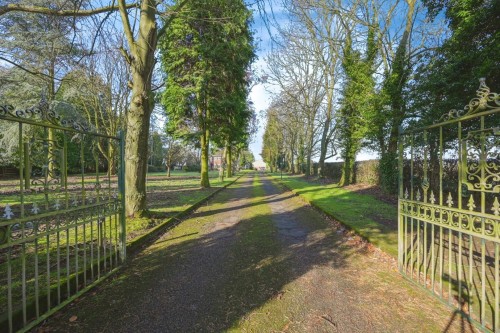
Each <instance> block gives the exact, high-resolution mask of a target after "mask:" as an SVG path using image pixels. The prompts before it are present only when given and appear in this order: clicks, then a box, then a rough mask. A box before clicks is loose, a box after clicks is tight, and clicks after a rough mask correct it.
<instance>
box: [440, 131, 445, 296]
mask: <svg viewBox="0 0 500 333" xmlns="http://www.w3.org/2000/svg"><path fill="white" fill-rule="evenodd" d="M443 160H444V150H443V126H439V206H440V207H443ZM439 221H440V222H441V223H442V221H443V209H440V210H439ZM439 286H440V287H439V288H440V291H439V295H440V297H441V298H443V227H442V226H441V225H440V226H439Z"/></svg>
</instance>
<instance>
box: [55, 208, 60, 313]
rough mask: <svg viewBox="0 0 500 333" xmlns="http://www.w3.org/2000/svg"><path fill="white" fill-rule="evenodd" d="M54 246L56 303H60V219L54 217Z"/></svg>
mask: <svg viewBox="0 0 500 333" xmlns="http://www.w3.org/2000/svg"><path fill="white" fill-rule="evenodd" d="M56 232H57V234H56V237H57V238H56V246H57V257H56V260H57V263H56V265H57V304H58V305H59V304H61V231H60V221H59V218H56Z"/></svg>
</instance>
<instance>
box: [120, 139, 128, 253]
mask: <svg viewBox="0 0 500 333" xmlns="http://www.w3.org/2000/svg"><path fill="white" fill-rule="evenodd" d="M119 136H120V172H119V174H118V192H119V199H120V212H119V214H120V243H121V244H120V260H121V262H124V261H125V260H126V258H127V229H126V224H125V132H124V131H120V133H119Z"/></svg>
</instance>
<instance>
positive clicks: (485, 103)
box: [435, 78, 500, 123]
mask: <svg viewBox="0 0 500 333" xmlns="http://www.w3.org/2000/svg"><path fill="white" fill-rule="evenodd" d="M476 95H477V97H475V98H473V99H472V100H471V101H470V102H469V104H467V105H466V106H465V107H464V108H463V110H457V109H452V110H450V111H448V113H446V114H444V115H443V116H442V117H441V118H440V119H439V120H437V121H436V122H435V123H440V122H445V121H448V120H452V119H458V118H462V117H464V116H468V115H471V114H474V113H477V112H481V111H487V110H492V109H497V108H500V95H499V94H497V93H492V92H490V88H489V87H488V86H487V85H486V82H485V79H484V78H481V79H479V88H478V90H477V91H476Z"/></svg>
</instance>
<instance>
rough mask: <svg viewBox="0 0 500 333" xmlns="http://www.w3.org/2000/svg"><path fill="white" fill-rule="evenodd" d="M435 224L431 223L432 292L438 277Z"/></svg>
mask: <svg viewBox="0 0 500 333" xmlns="http://www.w3.org/2000/svg"><path fill="white" fill-rule="evenodd" d="M434 237H435V235H434V224H431V246H432V248H431V274H432V277H431V288H432V292H433V293H434V280H435V277H436V253H435V249H434V248H435V241H434V239H435V238H434Z"/></svg>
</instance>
